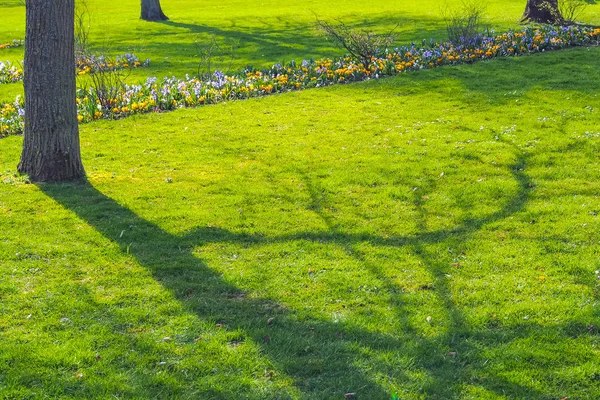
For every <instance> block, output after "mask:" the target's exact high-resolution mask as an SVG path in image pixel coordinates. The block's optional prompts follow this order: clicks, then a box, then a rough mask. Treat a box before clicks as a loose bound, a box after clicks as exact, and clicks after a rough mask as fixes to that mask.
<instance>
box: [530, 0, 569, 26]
mask: <svg viewBox="0 0 600 400" xmlns="http://www.w3.org/2000/svg"><path fill="white" fill-rule="evenodd" d="M523 21H531V22H537V23H540V24H556V25H562V24H564V23H565V19H564V18H563V16H562V14H561V13H560V10H559V9H558V0H527V5H526V6H525V12H524V13H523Z"/></svg>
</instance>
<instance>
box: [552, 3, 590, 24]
mask: <svg viewBox="0 0 600 400" xmlns="http://www.w3.org/2000/svg"><path fill="white" fill-rule="evenodd" d="M589 4H590V3H588V1H586V0H560V1H559V2H558V9H559V10H560V13H561V14H562V17H563V18H564V20H565V22H566V23H567V24H574V23H575V21H576V20H577V18H579V17H580V16H581V14H583V12H584V11H585V9H586V8H587V7H588V5H589Z"/></svg>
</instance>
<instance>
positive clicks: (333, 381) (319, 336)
mask: <svg viewBox="0 0 600 400" xmlns="http://www.w3.org/2000/svg"><path fill="white" fill-rule="evenodd" d="M515 150H516V151H518V149H517V148H516V147H515ZM527 163H528V155H527V154H524V153H522V152H520V151H518V153H517V155H516V161H515V162H514V163H513V164H512V165H510V166H509V168H510V171H511V174H512V176H513V179H514V180H515V181H516V183H517V189H516V192H515V193H514V194H513V195H512V197H510V198H508V199H507V201H506V202H505V203H504V204H503V205H502V206H501V207H500V208H499V210H498V211H497V212H494V213H492V214H490V215H488V216H486V217H484V218H479V219H466V220H465V221H463V223H462V224H461V225H460V226H458V227H456V228H453V229H447V230H438V231H432V232H424V230H425V229H426V226H425V223H424V222H423V223H421V231H422V233H420V234H417V235H414V236H409V237H389V238H386V237H379V236H377V235H370V234H352V233H346V232H344V231H342V230H341V229H338V228H336V226H335V223H334V221H332V220H331V219H330V217H328V216H327V215H326V213H324V212H323V207H324V205H325V204H326V203H327V199H326V198H324V197H322V196H321V195H320V193H321V191H320V190H319V188H318V185H316V184H315V183H314V182H312V181H311V180H310V178H309V177H307V176H304V178H303V179H304V181H305V183H306V187H307V188H308V191H309V194H310V198H311V202H310V204H309V208H310V209H311V210H312V211H314V212H315V213H317V214H318V215H321V217H322V218H323V220H324V221H325V223H326V226H327V227H328V228H327V231H326V232H304V233H299V234H293V235H281V236H274V237H268V236H261V235H247V234H243V233H241V234H240V233H234V232H231V231H228V230H225V229H219V228H204V227H203V228H197V229H194V230H192V231H190V232H188V233H187V234H185V235H183V236H177V235H173V234H170V233H168V232H166V231H164V230H163V229H161V228H160V227H159V226H157V225H155V224H153V223H151V222H149V221H146V220H144V219H142V218H140V217H139V216H138V215H136V214H135V213H133V212H132V211H131V210H129V209H127V208H126V207H123V206H122V205H120V204H119V203H117V202H116V201H115V200H113V199H111V198H109V197H107V196H106V195H104V194H103V193H101V192H99V191H98V190H97V189H95V188H94V187H93V186H92V185H91V184H89V183H87V182H82V183H78V184H62V185H61V184H44V185H40V188H41V190H43V191H44V192H45V193H46V194H47V195H48V196H50V197H51V198H53V199H54V200H56V201H57V202H59V203H60V204H62V205H63V206H64V207H66V208H67V209H69V210H71V211H73V212H75V213H76V214H77V215H78V216H79V217H80V218H81V219H82V220H84V221H86V222H87V223H88V224H89V225H90V226H92V227H94V228H95V229H96V230H97V231H99V232H101V233H102V234H103V235H104V236H105V237H106V238H108V239H109V240H111V241H112V242H114V243H115V244H117V245H118V246H119V247H120V248H121V251H122V252H123V253H127V254H130V255H132V256H133V257H135V258H136V259H137V261H138V262H139V264H140V265H141V266H143V267H144V268H146V269H148V270H149V271H150V272H151V273H152V276H153V277H154V278H155V279H156V280H157V281H158V282H160V284H161V285H162V286H163V287H165V288H166V289H168V290H169V291H170V292H172V293H173V295H174V296H175V297H176V298H177V299H178V301H179V302H180V303H181V304H182V305H183V306H184V308H185V310H187V311H188V312H189V313H191V314H192V315H195V316H197V317H198V318H200V319H201V320H203V321H207V322H213V323H219V324H222V325H223V326H224V327H225V329H231V330H241V331H242V332H243V334H244V335H245V338H242V340H250V341H252V342H254V343H256V344H258V345H259V346H260V349H261V354H263V355H264V356H266V357H267V358H268V359H269V360H270V362H272V363H273V365H274V366H275V368H277V371H278V372H279V373H282V374H285V375H286V376H289V377H290V378H292V380H293V382H294V385H295V387H296V388H297V389H298V390H299V391H300V393H301V394H302V395H303V396H305V397H307V398H334V397H341V396H342V395H343V394H344V393H345V392H357V393H358V395H359V396H361V397H362V398H369V399H388V398H390V396H391V394H392V393H390V392H389V390H388V389H386V387H385V385H384V384H383V382H385V381H390V380H391V381H392V382H394V383H395V384H400V385H404V386H406V387H412V388H413V389H411V390H413V393H414V391H415V390H416V391H417V392H419V393H422V394H423V395H424V396H426V397H427V398H438V399H446V398H459V397H461V396H462V394H463V390H464V385H476V386H478V387H481V388H482V389H483V390H486V391H491V392H493V393H495V394H496V395H501V396H506V397H509V398H523V397H525V398H552V396H553V395H555V394H554V393H550V392H545V391H540V390H538V389H534V388H531V387H526V386H523V385H521V384H518V383H515V382H513V381H511V380H510V379H509V378H507V377H505V376H503V375H502V374H499V373H497V372H494V371H491V370H489V369H488V368H487V367H486V363H487V361H486V360H488V357H489V353H493V354H496V355H498V352H499V350H498V349H499V348H500V347H502V346H507V345H509V344H510V343H511V342H512V341H515V340H519V339H525V338H528V337H530V336H531V335H534V334H535V335H536V336H538V337H564V336H566V335H568V334H570V333H569V332H571V331H573V329H574V332H575V334H582V333H585V328H584V327H582V326H579V325H577V326H572V324H570V325H569V324H565V325H560V324H557V325H553V326H547V325H546V326H543V325H538V324H528V325H522V326H521V325H519V326H511V327H503V326H498V327H494V328H491V329H484V330H482V329H481V328H479V329H474V328H472V327H470V326H469V323H468V322H467V319H466V317H465V315H464V314H463V311H462V310H461V309H460V308H459V307H457V306H456V305H455V304H454V302H453V300H452V293H451V283H450V282H449V281H448V279H447V277H446V274H447V272H448V268H449V267H448V265H449V263H448V262H447V261H448V260H446V259H440V258H439V255H438V254H436V253H435V252H433V251H432V250H431V246H434V247H435V246H438V245H439V246H447V245H448V242H451V243H452V245H453V247H455V248H456V249H458V251H460V248H461V246H463V245H464V244H465V243H466V241H467V240H468V239H469V238H470V237H471V236H472V235H474V234H476V233H477V232H478V231H479V230H481V229H482V228H483V227H484V226H485V225H487V224H490V223H492V222H494V221H499V220H502V219H505V218H507V217H509V216H511V215H513V214H515V213H518V212H519V211H521V210H523V209H524V207H525V205H526V204H527V200H528V191H529V190H530V179H529V177H528V176H527V174H526V172H525V170H526V168H527ZM429 190H435V187H433V186H432V187H431V188H430V189H429ZM414 202H415V206H416V207H417V208H419V200H418V198H416V197H415V200H414ZM421 218H423V217H421ZM295 241H300V242H302V241H310V242H314V243H324V244H333V245H337V246H340V247H341V248H342V249H343V250H344V251H345V253H346V254H347V255H349V256H350V257H352V258H354V259H355V260H356V261H357V262H358V263H359V264H360V265H361V266H363V267H364V268H365V269H367V270H368V271H369V273H370V274H372V275H373V276H375V277H377V278H378V279H379V280H380V281H381V282H383V283H384V289H385V290H386V292H388V293H389V295H390V304H389V306H390V307H392V309H393V310H394V313H395V316H396V318H397V319H398V320H399V321H401V325H402V328H401V329H400V330H399V331H398V332H394V335H390V334H385V333H382V332H378V331H371V330H367V329H365V328H362V327H360V326H357V325H356V324H352V323H351V322H341V323H334V322H332V321H331V320H325V319H323V318H320V317H317V316H307V315H306V314H304V315H303V314H302V313H298V312H297V310H292V309H288V308H287V307H285V306H284V305H282V304H280V303H278V302H277V301H276V300H273V299H270V298H265V297H256V296H253V294H252V293H248V292H246V291H244V290H241V289H240V288H239V287H237V286H235V285H233V284H231V283H229V282H227V281H226V280H225V279H224V278H223V277H222V276H221V275H220V274H218V273H217V272H216V271H214V270H213V269H211V268H210V267H209V266H208V265H207V264H206V262H204V261H203V260H202V259H200V258H198V257H197V256H196V255H195V254H194V252H193V249H195V248H199V247H201V246H202V245H205V244H210V243H232V244H235V245H237V246H240V247H251V246H261V245H269V244H272V243H292V242H295ZM363 245H368V246H373V247H376V248H377V247H380V248H384V247H390V248H401V247H406V248H408V249H410V251H411V252H412V253H414V254H415V255H416V256H417V257H418V258H420V259H421V260H422V262H423V264H424V265H425V267H426V270H427V271H428V273H429V274H430V275H431V276H432V278H433V282H434V284H433V287H432V288H431V290H432V291H433V292H432V294H433V295H434V296H435V297H437V299H438V302H439V304H441V305H442V308H443V309H444V313H445V317H444V318H445V319H446V325H447V327H448V329H447V332H446V333H444V334H443V335H441V336H437V337H427V336H424V335H423V334H422V332H421V330H420V328H419V327H417V326H415V323H414V322H413V321H412V320H411V314H412V312H413V311H412V310H411V309H410V305H409V304H408V302H407V301H406V300H405V297H404V295H403V288H402V287H399V286H398V284H397V283H395V282H394V281H393V280H392V279H390V277H388V276H387V275H386V272H385V271H383V270H382V269H381V268H380V267H379V266H378V265H376V264H375V263H373V262H371V261H369V259H368V258H367V257H366V256H365V254H364V250H362V248H361V246H363ZM268 318H275V323H273V324H268V323H267V319H268ZM567 325H568V326H567ZM534 332H535V333H534ZM450 351H453V352H455V353H456V354H455V355H448V353H449V352H450ZM390 353H391V354H394V355H396V357H397V358H398V360H387V359H386V358H385V357H383V355H384V354H390ZM499 357H502V355H499ZM530 359H532V360H537V361H536V362H540V363H544V362H547V361H546V360H545V355H543V354H542V355H530ZM415 369H416V370H418V371H422V373H424V374H425V378H424V383H423V381H420V380H419V378H415V377H414V376H411V375H410V374H406V371H407V370H413V373H414V370H415ZM417 385H419V386H420V389H415V387H416V386H417ZM407 392H410V390H407ZM274 396H275V397H280V398H281V397H287V396H292V394H290V393H287V394H284V393H279V394H274Z"/></svg>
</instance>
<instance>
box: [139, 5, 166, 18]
mask: <svg viewBox="0 0 600 400" xmlns="http://www.w3.org/2000/svg"><path fill="white" fill-rule="evenodd" d="M140 18H141V19H143V20H145V21H166V20H168V19H169V18H168V17H167V16H166V15H165V14H164V13H163V11H162V9H161V8H160V0H142V15H141V16H140Z"/></svg>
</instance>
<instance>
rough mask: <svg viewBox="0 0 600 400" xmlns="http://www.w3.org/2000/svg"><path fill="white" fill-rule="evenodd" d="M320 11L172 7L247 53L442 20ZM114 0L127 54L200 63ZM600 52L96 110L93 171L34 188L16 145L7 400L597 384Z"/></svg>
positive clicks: (6, 248)
mask: <svg viewBox="0 0 600 400" xmlns="http://www.w3.org/2000/svg"><path fill="white" fill-rule="evenodd" d="M306 3H309V4H308V5H307V6H304V7H300V6H294V5H281V4H280V3H276V2H268V1H266V2H263V3H261V5H260V6H258V5H250V4H247V3H241V2H233V1H230V2H220V3H210V4H202V5H201V6H199V9H198V10H194V12H193V13H192V12H190V13H188V14H186V13H185V11H186V9H188V10H189V9H191V6H190V4H191V2H184V1H181V2H173V3H170V2H167V1H163V8H164V10H165V12H166V13H167V14H168V15H169V16H170V17H171V18H172V21H173V23H179V22H178V21H184V22H181V23H185V24H195V25H198V26H205V27H207V26H210V27H211V29H216V30H219V31H227V32H228V33H227V34H224V33H223V34H222V35H221V36H219V40H228V39H229V38H230V36H228V35H230V33H231V32H242V33H243V34H244V35H246V36H243V37H247V38H250V37H251V38H254V40H255V42H256V43H255V46H256V47H252V46H249V45H245V47H244V50H241V52H240V53H239V59H238V60H237V61H236V62H238V63H239V65H242V64H244V63H245V62H247V61H250V62H252V63H253V64H255V65H266V64H269V63H273V62H276V61H278V60H277V59H278V58H280V57H281V58H284V57H285V58H293V57H298V58H306V57H310V56H320V55H331V54H334V53H335V52H336V51H338V52H339V50H334V49H332V48H331V44H329V43H327V42H325V41H324V40H323V39H322V38H319V37H318V36H315V35H317V34H316V33H314V32H313V31H311V30H310V29H309V27H310V23H311V22H312V20H313V16H312V14H311V13H310V11H308V10H311V9H312V10H314V11H315V12H317V13H318V14H319V15H321V14H322V15H324V16H340V17H343V18H348V19H349V20H352V21H354V22H355V23H357V24H360V23H362V22H361V21H363V20H364V21H376V23H377V24H381V27H385V26H386V24H388V25H391V24H392V23H393V21H395V17H393V16H394V15H395V14H394V13H397V14H398V15H403V16H404V18H407V19H409V20H410V19H411V18H412V20H413V21H417V22H413V28H411V29H408V28H406V29H408V31H406V36H407V37H408V36H410V35H415V36H416V35H418V36H423V35H424V34H425V33H428V35H426V36H431V34H434V35H435V34H441V32H442V31H441V29H442V22H441V21H440V20H439V19H437V21H438V22H437V28H434V26H436V25H435V24H433V23H432V22H431V20H436V17H435V8H436V7H437V6H436V5H435V4H434V2H423V3H419V4H420V5H419V6H418V7H417V5H416V4H417V3H416V2H411V3H410V4H414V5H413V6H410V7H409V6H406V5H399V4H398V3H393V2H390V3H386V4H382V5H377V6H375V5H370V4H361V3H359V2H357V1H356V2H355V1H348V2H344V3H342V2H338V3H327V5H325V4H322V3H321V2H316V1H315V2H309V1H307V2H306ZM94 4H95V3H94ZM117 4H119V3H116V2H110V3H108V4H107V5H106V7H105V9H101V8H100V6H97V5H94V7H97V9H98V10H100V11H101V13H100V15H103V16H104V17H102V18H103V19H102V21H104V23H107V22H106V21H107V20H109V18H110V21H111V23H110V24H108V23H107V24H108V25H107V26H109V28H110V29H108V28H107V29H106V31H107V32H110V34H111V38H112V39H111V43H110V47H109V48H110V50H111V52H113V51H114V53H115V54H116V53H122V52H127V51H134V52H136V53H139V55H140V56H142V57H150V58H151V59H152V60H153V61H154V60H156V62H154V63H153V67H151V68H150V69H149V70H145V72H144V71H142V70H140V71H139V72H136V73H140V74H142V73H148V74H153V75H157V74H158V75H159V76H160V75H161V74H166V73H176V74H181V73H185V72H184V71H185V70H186V68H190V67H193V65H194V61H193V56H192V55H190V54H191V53H190V51H191V50H190V49H191V48H192V46H193V40H195V39H194V36H195V35H196V33H194V32H192V33H190V32H188V31H186V29H187V28H183V27H180V26H177V25H167V26H164V27H163V26H161V27H158V28H157V26H158V25H153V24H147V23H142V22H139V21H138V20H137V10H136V9H135V8H134V7H133V6H131V5H127V6H126V7H125V6H124V7H125V8H123V9H122V10H121V9H118V7H117ZM136 4H137V3H136ZM193 4H195V3H193ZM342 4H343V5H344V6H343V7H342ZM522 6H523V5H522V4H521V2H517V1H511V2H507V3H503V4H502V5H490V8H491V9H492V10H496V11H495V14H494V15H499V16H500V17H498V19H497V20H496V22H494V24H497V25H498V26H502V25H503V24H505V25H509V24H510V23H512V22H514V20H515V18H518V16H519V14H520V12H521V11H522V10H521V8H522ZM402 7H407V10H406V11H405V12H404V11H402V10H403V8H402ZM598 7H599V6H597V5H596V6H592V7H591V8H590V10H597V9H598ZM0 9H1V10H2V12H3V14H2V16H3V18H4V16H5V15H9V17H7V18H9V19H8V21H9V22H10V21H12V22H14V23H13V24H7V25H4V24H3V25H2V27H0V37H4V36H6V39H7V41H8V40H11V39H13V38H19V37H21V36H19V32H21V34H22V26H21V25H19V23H20V22H18V21H20V19H19V18H21V17H22V15H21V14H19V13H21V12H22V8H19V7H16V6H14V7H11V2H3V3H0ZM398 10H399V11H398ZM500 10H502V11H500ZM4 11H6V12H7V14H4ZM595 12H597V11H595ZM429 13H431V14H429ZM257 15H258V16H260V18H256V16H257ZM378 15H379V20H378V19H377V18H375V17H377V16H378ZM596 15H597V14H596ZM251 16H253V17H252V18H251ZM10 18H13V19H10ZM99 18H100V17H99ZM592 19H593V18H592ZM119 21H125V22H119ZM262 21H267V22H266V23H264V22H262ZM385 21H387V22H385ZM286 24H287V26H288V27H290V28H289V29H288V28H286ZM20 26H21V28H19V27H20ZM300 26H301V27H300ZM378 26H379V25H378ZM15 27H16V28H15ZM429 27H432V28H431V29H429ZM15 29H16V30H15ZM18 29H21V31H19V30H18ZM98 29H99V28H98ZM128 29H131V32H132V34H131V38H130V39H129V41H128V39H127V37H128V36H127V35H128ZM163 29H164V30H165V32H171V33H174V32H175V31H179V32H180V36H174V35H172V34H165V35H162V36H161V35H158V33H159V32H160V31H161V30H163ZM436 29H437V33H435V31H436ZM145 30H147V31H145ZM9 32H11V33H13V32H14V33H15V35H14V37H13V36H9V35H8V33H9ZM152 32H154V33H155V34H156V35H155V36H151V35H150V33H152ZM186 32H187V33H186ZM277 32H278V33H277ZM142 33H143V34H142ZM277 34H279V35H281V36H283V37H287V38H288V43H292V42H294V41H295V38H299V39H298V40H297V42H298V46H299V47H298V48H293V46H292V47H290V48H287V47H285V46H283V45H282V46H280V47H279V46H277V45H274V42H277V37H278V36H277ZM100 36H101V35H100V33H96V34H95V36H94V37H95V39H94V41H93V43H94V44H95V45H96V44H97V45H98V46H99V47H100V45H101V41H102V39H101V37H100ZM303 38H304V39H303ZM301 39H302V40H301ZM303 40H304V42H303ZM0 41H2V40H0ZM166 41H169V42H168V43H166ZM244 42H245V43H252V41H251V40H250V39H248V40H247V42H246V40H245V41H244ZM178 43H179V44H182V46H178V45H177V44H178ZM185 43H187V44H188V46H187V48H186V47H185V46H183V44H185ZM281 43H284V42H283V41H282V42H281ZM131 46H133V48H132V47H131ZM135 46H139V47H135ZM179 51H181V53H178V52H179ZM0 52H1V51H0ZM2 54H4V53H0V55H2ZM7 54H8V53H7ZM10 54H13V55H15V56H16V55H18V52H17V51H16V50H10ZM259 54H261V55H260V56H259ZM262 54H265V59H262V58H261V57H262ZM599 57H600V48H589V49H588V48H580V49H571V50H566V51H561V52H552V53H546V54H540V55H535V56H530V57H523V58H513V59H509V58H504V59H495V60H492V61H487V62H480V63H477V64H474V65H463V66H458V67H443V68H439V69H435V70H427V71H420V72H416V73H408V74H402V75H400V76H397V77H395V78H392V79H383V80H378V81H369V82H363V83H359V84H351V85H341V86H335V87H328V88H321V89H312V90H307V91H302V92H294V93H287V94H283V95H275V96H270V97H266V98H261V99H252V100H248V101H239V102H231V103H227V104H219V105H214V106H207V107H202V108H199V109H185V110H179V111H175V112H169V113H161V114H147V115H141V116H134V117H131V118H128V119H124V120H120V121H101V122H96V123H90V124H85V125H82V126H81V127H80V129H81V141H82V152H83V159H84V165H85V167H86V170H87V173H88V181H87V182H85V183H75V184H42V185H32V184H28V183H27V182H26V180H24V179H23V178H21V177H18V176H17V174H16V165H17V163H18V159H19V155H20V147H21V144H22V138H21V137H16V136H11V137H8V138H5V139H2V140H0V149H1V150H0V260H1V261H0V277H2V279H0V338H1V340H0V398H8V399H13V398H15V399H25V398H34V399H37V398H81V399H90V398H98V399H105V398H113V397H114V398H140V399H142V398H160V399H162V398H177V399H180V398H181V399H234V398H248V399H288V398H289V399H295V398H302V399H343V398H344V394H345V393H349V392H352V393H356V396H355V398H357V399H392V398H393V396H395V395H397V398H398V399H454V398H456V399H524V398H527V399H561V398H564V397H568V398H569V399H598V398H600V361H598V360H599V356H600V350H599V349H600V314H599V311H598V304H599V302H600V284H599V283H600V281H599V279H598V275H597V272H596V271H597V270H600V245H599V243H600V233H599V232H600V219H599V218H600V217H599V216H598V214H599V213H600V198H599V196H600V165H599V164H600V163H599V158H598V153H599V150H600V117H599V113H600V98H599V97H598V93H599V92H600V70H599V69H598V59H599ZM0 59H1V57H0ZM178 60H181V64H179V62H178ZM242 61H243V62H242ZM239 65H238V66H239ZM140 76H141V75H140ZM4 86H5V87H4ZM11 87H13V88H11ZM14 87H16V85H2V86H0V98H4V97H5V96H8V93H10V91H11V90H15V91H18V89H14Z"/></svg>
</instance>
